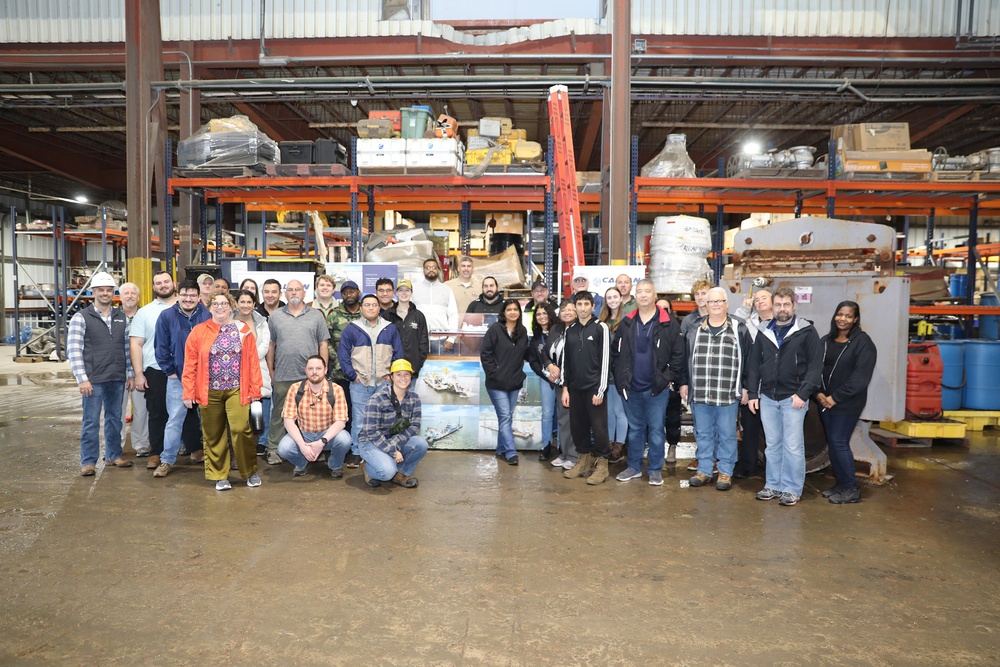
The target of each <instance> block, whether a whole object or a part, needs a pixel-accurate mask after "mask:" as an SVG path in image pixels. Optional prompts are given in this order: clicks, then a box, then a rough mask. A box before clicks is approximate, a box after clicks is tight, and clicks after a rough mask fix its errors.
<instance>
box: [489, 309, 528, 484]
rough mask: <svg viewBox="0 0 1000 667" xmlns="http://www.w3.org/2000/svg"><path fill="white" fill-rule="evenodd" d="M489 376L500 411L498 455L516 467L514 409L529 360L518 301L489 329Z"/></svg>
mask: <svg viewBox="0 0 1000 667" xmlns="http://www.w3.org/2000/svg"><path fill="white" fill-rule="evenodd" d="M479 358H480V361H481V362H482V364H483V371H484V372H485V374H486V393H488V394H489V395H490V400H491V401H492V402H493V408H494V409H495V410H496V412H497V450H496V454H497V456H498V457H499V456H502V457H504V458H505V459H507V463H509V464H510V465H512V466H516V465H517V464H518V462H519V460H518V457H517V450H516V449H515V448H514V427H513V425H514V408H515V407H517V394H518V392H520V391H521V388H522V387H523V386H524V379H525V375H524V362H525V360H526V359H527V358H528V331H527V329H525V328H524V325H523V324H521V304H520V303H519V302H518V301H517V300H516V299H507V300H506V301H504V303H503V310H502V311H501V314H500V320H499V321H498V322H497V323H496V324H494V325H493V326H491V327H490V328H489V329H487V330H486V335H485V336H483V345H482V348H480V355H479Z"/></svg>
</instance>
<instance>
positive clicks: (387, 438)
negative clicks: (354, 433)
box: [359, 359, 428, 489]
mask: <svg viewBox="0 0 1000 667" xmlns="http://www.w3.org/2000/svg"><path fill="white" fill-rule="evenodd" d="M389 375H390V379H391V382H389V383H388V384H383V385H382V386H380V387H379V388H378V389H377V390H376V391H375V393H374V394H372V397H371V398H370V399H368V404H367V405H366V406H365V410H364V416H363V419H364V422H363V423H362V425H361V432H360V435H359V438H360V440H361V442H360V449H361V458H362V459H364V461H362V463H361V474H362V475H364V478H365V483H366V484H367V485H368V486H381V485H382V482H392V483H393V484H398V485H399V486H402V487H404V488H407V489H412V488H413V487H415V486H417V478H416V477H414V476H413V473H415V472H416V470H417V464H419V463H420V461H421V460H422V459H423V458H424V455H425V454H426V453H427V447H428V444H427V439H426V438H422V437H421V436H419V435H417V433H419V432H420V415H421V407H420V397H419V396H417V392H415V391H414V390H413V388H412V387H411V386H410V384H411V383H412V381H413V366H411V365H410V362H409V361H407V360H406V359H397V360H396V361H394V362H392V366H390V367H389Z"/></svg>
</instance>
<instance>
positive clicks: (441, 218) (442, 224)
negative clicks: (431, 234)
mask: <svg viewBox="0 0 1000 667" xmlns="http://www.w3.org/2000/svg"><path fill="white" fill-rule="evenodd" d="M458 223H459V214H458V213H431V229H434V230H441V231H447V232H452V231H453V232H457V231H458V226H459V224H458Z"/></svg>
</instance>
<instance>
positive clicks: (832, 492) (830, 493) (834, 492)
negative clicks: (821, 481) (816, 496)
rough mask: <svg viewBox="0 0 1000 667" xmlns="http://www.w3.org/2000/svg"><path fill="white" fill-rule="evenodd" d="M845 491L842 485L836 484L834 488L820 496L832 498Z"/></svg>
mask: <svg viewBox="0 0 1000 667" xmlns="http://www.w3.org/2000/svg"><path fill="white" fill-rule="evenodd" d="M843 490H844V487H842V486H841V485H840V484H834V485H833V486H831V487H830V488H829V489H827V490H826V491H824V492H823V493H821V494H820V495H822V496H823V497H824V498H831V497H833V496H835V495H837V494H838V493H840V492H841V491H843Z"/></svg>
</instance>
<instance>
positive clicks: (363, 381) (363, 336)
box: [337, 294, 403, 468]
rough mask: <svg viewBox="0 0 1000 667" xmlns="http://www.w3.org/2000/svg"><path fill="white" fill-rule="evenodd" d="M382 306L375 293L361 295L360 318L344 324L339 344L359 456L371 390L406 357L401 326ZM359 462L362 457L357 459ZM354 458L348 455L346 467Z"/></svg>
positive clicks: (341, 366)
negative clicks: (347, 384) (385, 314)
mask: <svg viewBox="0 0 1000 667" xmlns="http://www.w3.org/2000/svg"><path fill="white" fill-rule="evenodd" d="M380 312H381V307H380V306H379V302H378V298H377V297H376V296H375V295H374V294H366V295H365V296H364V297H362V299H361V319H358V320H355V321H353V322H351V323H349V324H348V325H347V326H346V327H344V331H343V333H342V334H341V335H340V344H339V345H338V346H337V358H338V359H339V360H340V369H341V370H342V371H343V373H344V377H345V378H347V380H348V381H349V382H350V383H351V414H353V415H354V419H353V421H352V422H351V439H352V440H353V441H354V445H353V446H352V447H351V454H352V455H357V456H360V451H358V449H357V448H358V444H359V443H360V439H359V433H360V431H361V423H362V422H363V421H364V418H363V417H362V415H364V412H365V405H366V404H367V403H368V399H370V398H371V397H372V394H374V393H375V391H376V390H377V389H378V388H379V387H380V386H381V385H383V384H385V383H387V382H388V381H389V367H390V365H391V364H392V362H394V361H396V360H397V359H402V358H403V342H402V341H401V340H400V338H399V330H398V329H396V327H395V326H393V325H392V324H391V323H389V321H388V320H386V319H383V318H382V317H380V316H379V313H380ZM354 461H357V462H358V463H360V460H357V459H355V460H354ZM354 461H352V460H350V459H348V464H347V467H349V468H353V467H357V466H355V465H352V463H354Z"/></svg>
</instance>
